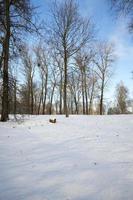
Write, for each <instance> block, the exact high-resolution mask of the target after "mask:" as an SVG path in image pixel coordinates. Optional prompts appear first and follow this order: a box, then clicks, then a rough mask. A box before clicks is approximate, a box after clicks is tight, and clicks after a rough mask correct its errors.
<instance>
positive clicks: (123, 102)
mask: <svg viewBox="0 0 133 200" xmlns="http://www.w3.org/2000/svg"><path fill="white" fill-rule="evenodd" d="M127 100H128V88H127V87H126V86H125V85H124V84H123V82H120V83H119V84H118V85H117V87H116V101H117V107H118V110H119V113H120V114H125V113H126V112H127Z"/></svg>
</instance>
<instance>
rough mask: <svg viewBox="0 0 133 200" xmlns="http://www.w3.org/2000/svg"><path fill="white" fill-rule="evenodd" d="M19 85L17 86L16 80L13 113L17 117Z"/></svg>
mask: <svg viewBox="0 0 133 200" xmlns="http://www.w3.org/2000/svg"><path fill="white" fill-rule="evenodd" d="M16 93H17V84H16V80H14V108H13V113H14V115H16V109H17V96H16Z"/></svg>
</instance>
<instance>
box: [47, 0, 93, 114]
mask: <svg viewBox="0 0 133 200" xmlns="http://www.w3.org/2000/svg"><path fill="white" fill-rule="evenodd" d="M52 16H53V19H52V20H53V23H52V27H51V32H52V43H53V45H54V46H56V49H57V51H58V53H59V54H60V55H61V56H62V58H63V61H64V114H65V115H66V117H68V109H67V86H68V63H69V61H70V58H71V57H72V56H73V55H74V54H75V53H76V52H77V51H79V50H80V49H81V48H82V47H83V46H84V45H85V44H86V43H87V42H89V41H90V40H91V39H92V35H93V34H92V32H93V31H92V30H93V28H92V27H93V26H92V23H91V20H90V19H89V20H85V19H83V18H82V17H81V16H80V13H79V9H78V5H77V3H76V2H75V1H74V0H64V1H62V2H58V4H57V3H56V1H55V3H54V5H53V9H52Z"/></svg>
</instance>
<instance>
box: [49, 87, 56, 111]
mask: <svg viewBox="0 0 133 200" xmlns="http://www.w3.org/2000/svg"><path fill="white" fill-rule="evenodd" d="M54 90H55V84H54V86H53V88H52V93H51V98H50V108H49V114H50V115H51V114H52V103H53V96H54Z"/></svg>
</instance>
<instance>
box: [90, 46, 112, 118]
mask: <svg viewBox="0 0 133 200" xmlns="http://www.w3.org/2000/svg"><path fill="white" fill-rule="evenodd" d="M114 61H115V55H114V48H113V45H112V44H109V43H107V42H102V43H99V44H98V46H97V53H96V56H95V59H94V60H93V62H94V64H95V65H96V69H95V74H96V75H97V77H98V79H99V89H100V115H102V114H103V99H104V91H105V88H106V86H107V83H108V81H109V80H110V78H111V76H112V74H113V72H112V64H113V63H114Z"/></svg>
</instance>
